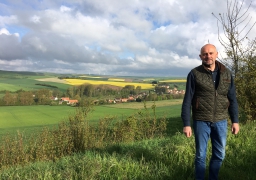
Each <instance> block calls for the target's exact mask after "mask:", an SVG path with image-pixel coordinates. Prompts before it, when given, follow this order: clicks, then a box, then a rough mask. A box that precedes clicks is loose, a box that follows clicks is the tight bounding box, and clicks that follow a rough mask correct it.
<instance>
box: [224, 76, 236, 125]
mask: <svg viewBox="0 0 256 180" xmlns="http://www.w3.org/2000/svg"><path fill="white" fill-rule="evenodd" d="M227 97H228V100H229V103H230V104H229V107H228V112H229V116H230V119H231V122H232V123H238V121H239V120H238V103H237V99H236V88H235V83H234V79H233V77H232V75H231V83H230V87H229V91H228V95H227Z"/></svg>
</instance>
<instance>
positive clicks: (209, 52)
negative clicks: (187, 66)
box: [199, 45, 218, 67]
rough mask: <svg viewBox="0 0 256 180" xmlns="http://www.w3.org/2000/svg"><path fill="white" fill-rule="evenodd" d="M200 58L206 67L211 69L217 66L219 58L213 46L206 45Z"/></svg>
mask: <svg viewBox="0 0 256 180" xmlns="http://www.w3.org/2000/svg"><path fill="white" fill-rule="evenodd" d="M199 56H200V58H201V60H202V63H203V65H204V66H206V67H211V66H212V65H213V64H215V61H216V59H217V57H218V52H217V50H216V48H215V47H214V46H213V45H205V46H204V47H203V48H202V49H201V54H200V55H199Z"/></svg>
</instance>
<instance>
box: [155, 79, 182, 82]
mask: <svg viewBox="0 0 256 180" xmlns="http://www.w3.org/2000/svg"><path fill="white" fill-rule="evenodd" d="M159 82H169V83H185V82H187V80H186V79H166V80H162V81H159Z"/></svg>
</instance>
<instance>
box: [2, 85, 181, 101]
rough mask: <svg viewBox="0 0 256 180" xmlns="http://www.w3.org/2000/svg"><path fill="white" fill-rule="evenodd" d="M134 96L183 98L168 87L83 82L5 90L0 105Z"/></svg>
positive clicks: (150, 98) (138, 98)
mask: <svg viewBox="0 0 256 180" xmlns="http://www.w3.org/2000/svg"><path fill="white" fill-rule="evenodd" d="M130 96H132V97H134V99H133V100H132V101H137V102H141V101H160V100H167V99H177V98H183V95H181V94H168V93H167V88H166V87H159V86H157V85H156V86H155V89H154V90H142V89H141V86H137V87H135V86H134V85H126V86H125V87H123V88H121V87H112V86H109V85H92V84H83V85H80V86H71V87H69V88H68V89H67V90H66V92H61V91H60V90H58V89H57V88H54V89H53V90H52V89H44V88H42V89H38V90H33V91H24V90H22V89H21V90H18V91H16V92H9V91H5V94H4V96H3V97H2V98H1V99H0V106H27V105H57V104H59V103H58V101H55V100H54V99H53V98H54V97H57V98H58V99H60V98H61V97H69V98H70V99H76V100H78V101H79V102H81V101H83V100H85V99H88V98H93V99H97V100H98V102H99V104H105V103H108V102H107V101H106V100H107V99H114V98H128V97H130Z"/></svg>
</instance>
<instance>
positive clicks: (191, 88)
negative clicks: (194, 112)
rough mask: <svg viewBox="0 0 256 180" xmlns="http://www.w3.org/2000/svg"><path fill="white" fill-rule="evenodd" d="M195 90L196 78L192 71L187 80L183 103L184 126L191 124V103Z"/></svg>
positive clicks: (182, 116)
mask: <svg viewBox="0 0 256 180" xmlns="http://www.w3.org/2000/svg"><path fill="white" fill-rule="evenodd" d="M194 92H195V79H194V75H193V73H192V71H190V73H189V74H188V76H187V82H186V92H185V96H184V99H183V103H182V109H181V118H182V121H183V126H184V127H185V126H190V118H191V105H192V99H193V96H194Z"/></svg>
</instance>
